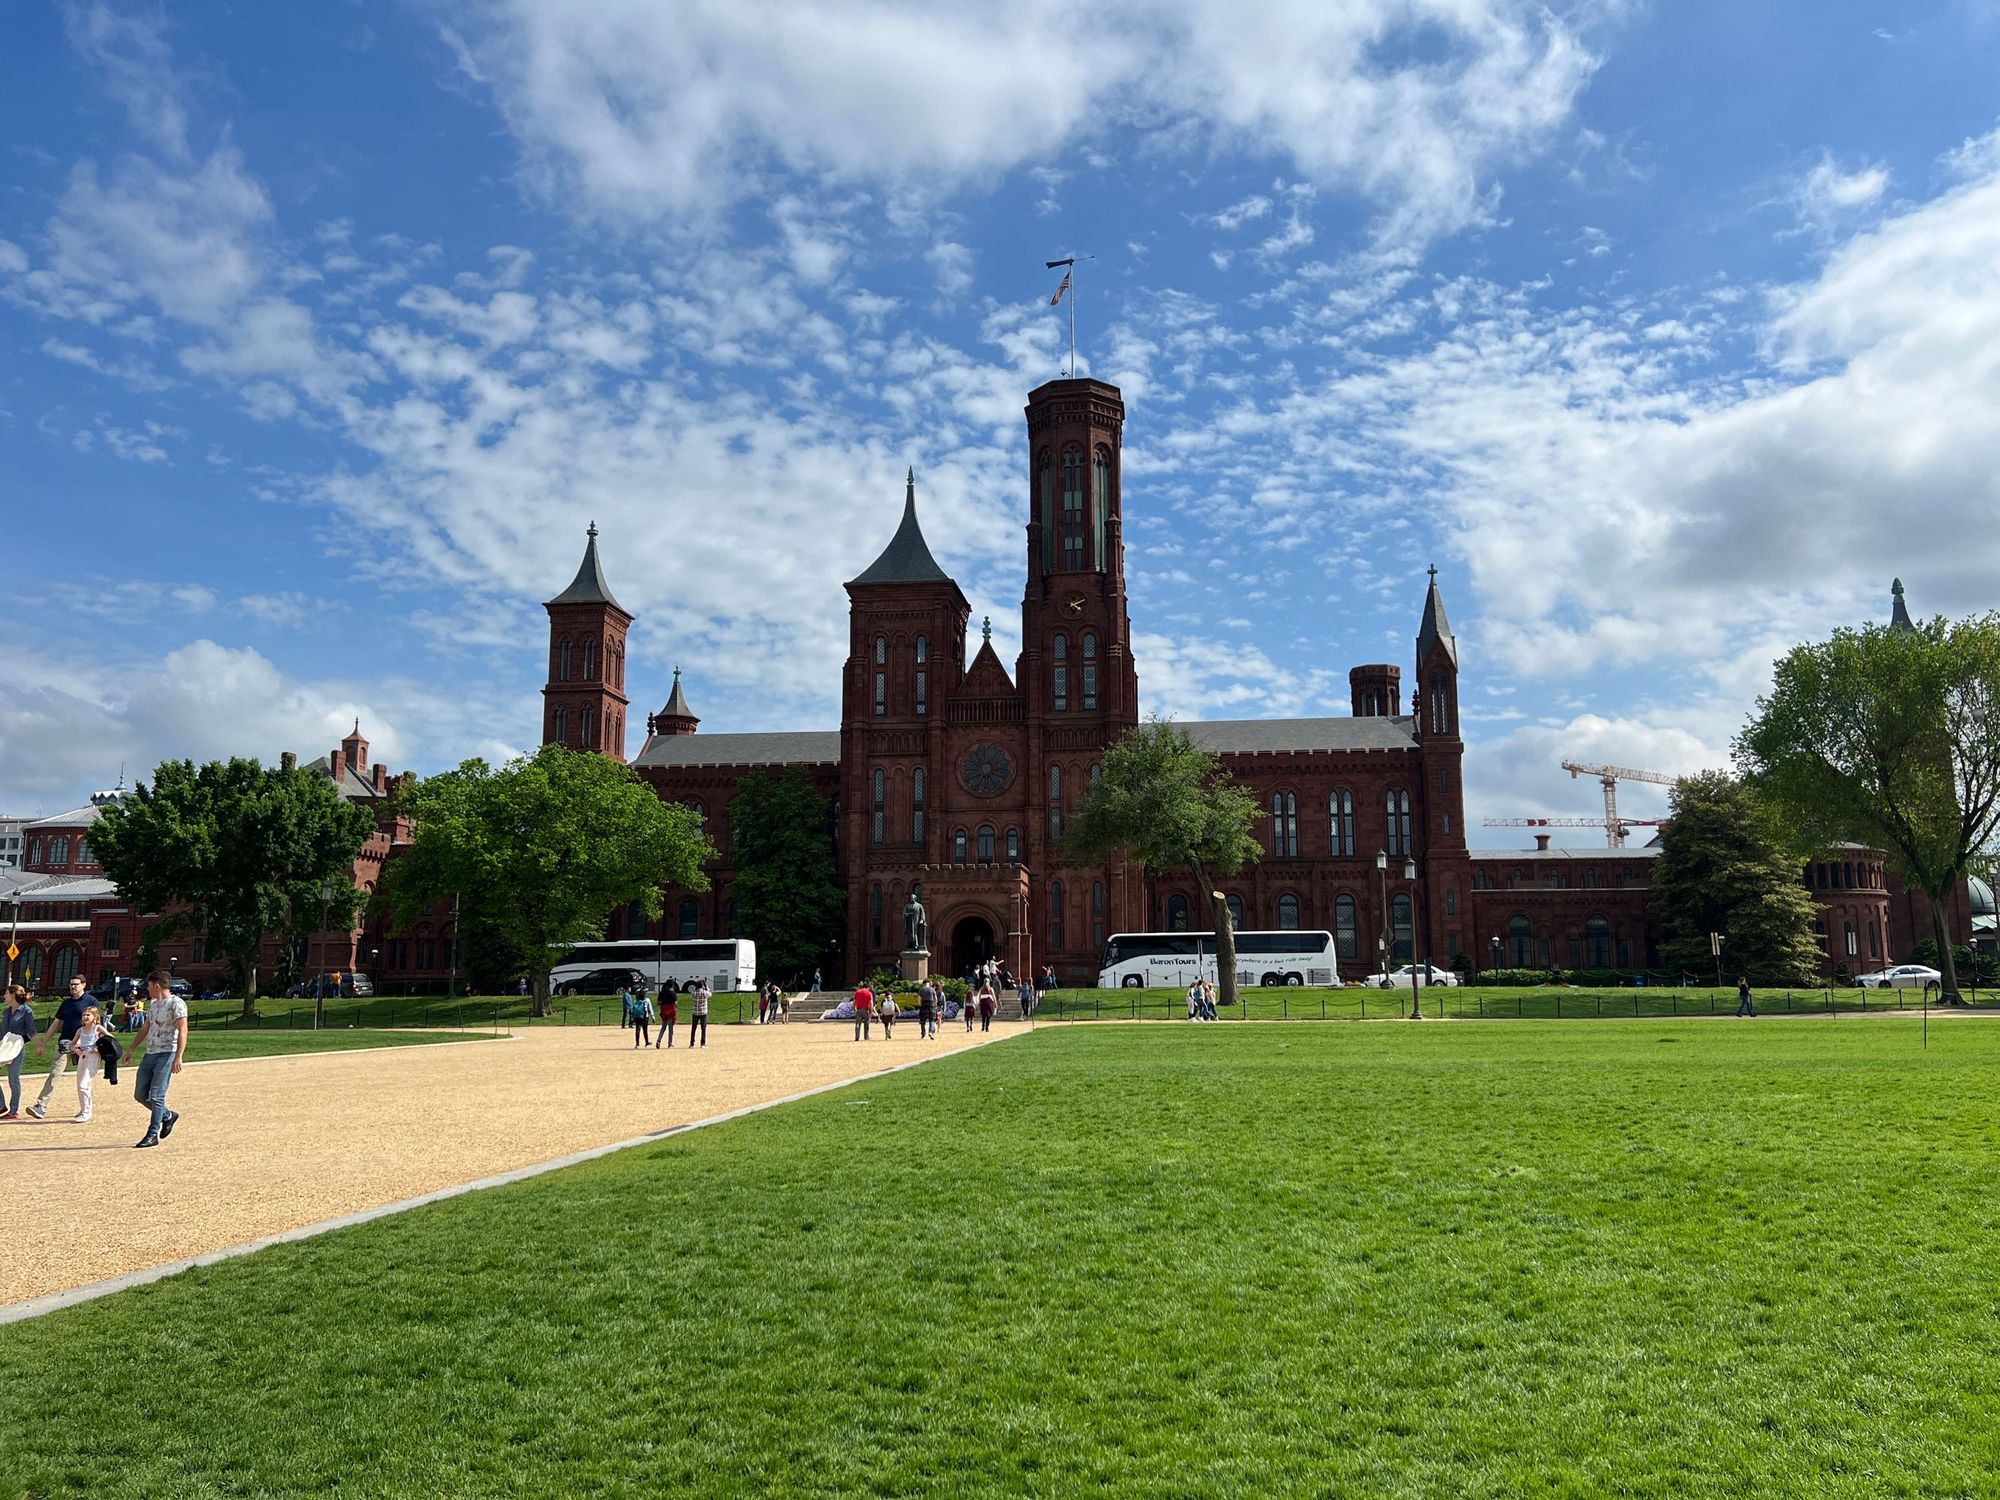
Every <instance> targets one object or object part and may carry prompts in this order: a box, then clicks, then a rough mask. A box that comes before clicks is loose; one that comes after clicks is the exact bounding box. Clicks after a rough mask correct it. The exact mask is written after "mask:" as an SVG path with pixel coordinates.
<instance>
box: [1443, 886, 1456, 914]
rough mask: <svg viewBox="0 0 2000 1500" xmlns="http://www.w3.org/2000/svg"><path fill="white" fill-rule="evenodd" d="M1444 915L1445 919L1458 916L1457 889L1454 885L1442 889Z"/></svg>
mask: <svg viewBox="0 0 2000 1500" xmlns="http://www.w3.org/2000/svg"><path fill="white" fill-rule="evenodd" d="M1444 914H1445V915H1446V916H1447V917H1455V916H1457V915H1458V887H1457V886H1455V885H1448V886H1446V887H1445V888H1444Z"/></svg>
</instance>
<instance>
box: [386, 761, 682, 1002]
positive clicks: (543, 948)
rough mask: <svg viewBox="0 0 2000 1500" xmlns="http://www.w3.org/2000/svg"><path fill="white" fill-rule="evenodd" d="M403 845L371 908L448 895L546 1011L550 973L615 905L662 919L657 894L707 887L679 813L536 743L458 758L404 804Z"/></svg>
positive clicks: (409, 914) (400, 917) (415, 914)
mask: <svg viewBox="0 0 2000 1500" xmlns="http://www.w3.org/2000/svg"><path fill="white" fill-rule="evenodd" d="M401 806H402V810H403V811H404V812H406V813H407V814H408V815H409V817H410V820H411V824H412V830H413V831H412V833H411V836H410V845H409V848H408V849H406V850H405V851H404V852H403V854H402V855H401V856H400V857H399V858H397V859H395V860H393V861H392V862H391V863H390V864H389V866H388V868H387V870H386V871H385V872H384V875H383V880H382V890H381V892H380V900H381V903H382V905H383V907H384V908H385V909H386V910H387V911H388V912H389V913H390V917H391V920H392V921H394V922H395V923H397V924H398V925H399V926H407V925H408V924H410V923H412V922H414V921H416V920H417V919H418V918H419V917H420V916H421V915H422V914H423V912H424V911H425V909H426V908H428V907H429V906H430V905H431V904H432V903H433V902H435V901H437V900H439V899H440V898H442V897H446V896H451V895H456V896H457V897H458V898H459V913H460V919H461V921H464V920H466V918H467V914H468V913H469V914H470V925H471V926H472V928H473V930H474V931H476V932H478V933H480V934H482V935H483V940H485V941H490V942H493V943H496V944H504V945H508V946H511V947H512V948H513V949H514V950H515V951H516V952H518V953H520V954H521V955H523V957H524V959H525V961H526V962H527V964H528V978H529V983H530V984H531V985H532V986H533V991H534V999H535V1004H534V1013H535V1014H536V1015H538V1016H545V1015H547V1014H548V1013H549V966H550V964H551V963H552V962H554V960H555V959H556V958H557V957H558V956H559V955H560V954H561V953H562V951H563V950H564V949H565V948H568V947H570V946H571V945H572V944H574V943H580V942H588V941H590V940H592V939H594V938H596V937H598V936H599V935H600V934H601V933H602V932H603V930H604V922H605V918H606V917H608V916H609V915H610V914H611V911H612V909H613V908H614V907H619V906H624V905H626V904H627V903H629V902H633V901H637V902H638V903H640V906H641V908H642V909H643V910H644V911H645V912H646V914H647V915H648V916H654V917H657V916H658V915H659V913H660V891H661V889H662V888H663V887H665V886H669V885H680V886H686V887H688V888H689V889H691V890H706V889H707V888H708V879H707V877H706V876H704V875H703V874H702V869H701V867H702V865H703V864H704V863H706V862H707V861H708V860H709V859H710V858H711V857H712V856H713V854H714V852H715V850H714V848H713V846H712V845H710V843H709V842H708V840H707V839H706V838H704V837H703V836H702V833H701V830H700V827H699V826H698V824H697V822H696V820H695V815H694V814H693V813H692V812H690V811H689V810H688V809H687V808H684V807H680V806H677V805H674V804H671V803H666V802H662V801H661V800H660V798H659V796H658V795H657V794H656V793H655V792H654V791H653V789H652V788H651V787H649V786H647V785H646V783H645V782H643V781H641V780H640V779H639V777H638V775H637V774H636V773H635V772H634V771H633V770H632V769H631V767H629V766H625V765H621V764H619V763H618V762H617V761H615V760H612V759H611V758H610V757H609V756H605V755H595V754H587V753H583V754H580V753H577V752H575V751H570V750H565V749H564V748H563V747H562V746H560V745H544V746H543V747H542V748H541V749H540V750H539V751H537V752H536V753H535V754H533V755H531V756H524V757H522V758H521V759H519V760H515V761H511V762H509V763H508V764H507V765H505V766H502V767H500V768H499V769H498V770H495V769H493V767H491V766H489V765H487V764H486V762H485V761H483V760H469V761H466V762H465V763H464V764H463V765H461V766H459V767H458V768H457V769H455V770H451V771H445V772H442V773H440V774H439V775H436V776H432V777H428V778H426V779H425V780H423V781H420V782H418V783H416V784H415V785H414V786H412V787H410V788H409V789H408V790H407V791H406V792H405V793H404V794H403V796H402V799H401Z"/></svg>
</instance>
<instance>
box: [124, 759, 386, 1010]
mask: <svg viewBox="0 0 2000 1500" xmlns="http://www.w3.org/2000/svg"><path fill="white" fill-rule="evenodd" d="M374 831H375V820H374V819H373V818H372V817H370V816H369V814H368V813H367V811H366V810H365V809H363V808H360V807H357V806H355V805H354V804H353V803H351V802H349V801H347V799H345V798H344V797H342V796H341V795H340V793H339V792H338V791H336V790H335V789H334V786H333V783H332V782H330V781H328V780H327V779H326V778H325V777H324V776H320V775H317V774H315V773H314V772H311V771H307V770H302V769H299V768H297V767H292V768H285V767H267V766H262V765H259V764H258V763H257V762H256V761H254V760H244V759H232V760H227V761H209V762H208V763H207V764H206V765H202V766H196V765H195V764H194V762H192V761H186V760H178V761H174V760H170V761H165V762H162V763H161V765H160V766H159V767H158V768H157V769H156V770H155V771H154V772H153V781H152V784H151V785H150V786H148V785H146V784H145V783H143V782H142V783H140V784H139V785H138V786H137V787H135V788H134V789H133V791H132V793H131V795H130V796H128V797H126V798H124V799H123V800H122V801H119V802H117V803H114V804H110V805H108V806H106V807H105V808H104V809H103V811H102V812H100V813H99V814H98V818H97V823H96V826H95V827H94V828H93V829H92V830H91V835H90V845H91V849H92V850H93V851H94V852H95V854H96V856H97V860H98V863H99V864H100V865H101V866H102V867H103V869H104V873H105V875H106V876H107V877H109V879H110V880H111V881H112V883H113V884H115V885H116V886H117V887H118V893H119V895H120V896H122V897H123V898H124V899H125V900H127V901H129V902H130V903H131V904H132V906H133V907H134V909H136V910H139V911H151V912H160V913H162V914H163V916H162V920H161V921H159V922H158V923H156V924H154V925H153V926H151V927H149V928H148V929H147V932H146V938H145V946H146V951H147V952H148V953H150V952H151V951H153V950H154V949H156V948H157V947H158V946H159V944H160V943H161V942H164V941H166V940H167V939H169V938H172V937H177V936H179V935H181V934H182V933H190V932H198V933H204V934H206V935H207V939H208V942H209V945H210V946H211V947H212V948H213V949H214V950H215V951H216V952H218V953H220V954H222V955H223V957H224V958H226V959H227V960H228V962H229V967H230V970H231V972H232V974H233V975H234V976H235V979H236V981H237V983H238V984H240V985H241V986H242V989H243V1013H244V1014H245V1015H246V1016H247V1015H253V1014H255V1012H256V1002H257V961H258V955H259V953H260V951H261V950H262V948H263V944H264V940H265V939H266V937H268V936H272V935H278V936H280V937H282V938H283V939H284V947H285V948H287V949H289V948H291V947H292V946H294V945H295V944H296V942H297V940H298V935H299V934H301V933H304V932H308V931H311V930H312V929H313V928H314V927H316V926H324V925H326V924H328V923H331V922H339V923H341V924H342V925H346V924H349V923H351V922H352V921H353V919H354V914H355V912H356V911H357V910H358V908H359V905H360V895H359V893H358V892H357V891H356V890H355V889H354V857H355V855H357V854H359V853H360V852H361V846H362V845H363V844H365V843H366V842H367V841H368V837H369V835H370V834H372V833H373V832H374ZM327 891H330V892H331V893H332V894H331V896H330V897H328V896H327V895H325V894H323V892H327Z"/></svg>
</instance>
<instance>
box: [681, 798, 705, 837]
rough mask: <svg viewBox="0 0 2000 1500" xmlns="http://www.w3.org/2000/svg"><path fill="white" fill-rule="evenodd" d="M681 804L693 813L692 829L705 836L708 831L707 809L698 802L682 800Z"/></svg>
mask: <svg viewBox="0 0 2000 1500" xmlns="http://www.w3.org/2000/svg"><path fill="white" fill-rule="evenodd" d="M681 806H683V807H685V808H686V809H687V810H688V811H689V812H691V813H693V814H694V831H695V832H696V833H699V834H701V835H703V836H704V837H705V836H706V835H707V833H708V809H707V808H705V807H703V806H702V805H701V804H700V803H699V802H683V803H682V804H681Z"/></svg>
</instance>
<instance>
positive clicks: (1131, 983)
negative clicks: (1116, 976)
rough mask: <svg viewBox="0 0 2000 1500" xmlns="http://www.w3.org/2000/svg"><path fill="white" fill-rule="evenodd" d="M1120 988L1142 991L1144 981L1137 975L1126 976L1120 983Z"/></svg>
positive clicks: (1144, 985)
mask: <svg viewBox="0 0 2000 1500" xmlns="http://www.w3.org/2000/svg"><path fill="white" fill-rule="evenodd" d="M1120 987H1121V988H1123V989H1128V990H1143V989H1144V988H1145V987H1146V981H1145V980H1144V979H1143V978H1141V977H1140V976H1139V975H1137V974H1127V975H1126V976H1125V978H1124V979H1123V980H1121V981H1120Z"/></svg>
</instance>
